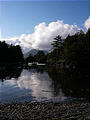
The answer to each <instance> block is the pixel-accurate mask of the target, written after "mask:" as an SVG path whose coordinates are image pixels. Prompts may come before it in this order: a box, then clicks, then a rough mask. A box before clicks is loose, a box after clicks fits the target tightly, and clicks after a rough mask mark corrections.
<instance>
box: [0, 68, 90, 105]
mask: <svg viewBox="0 0 90 120" xmlns="http://www.w3.org/2000/svg"><path fill="white" fill-rule="evenodd" d="M67 78H69V79H67ZM88 87H89V86H88V84H84V83H82V85H81V84H80V85H79V84H78V83H77V82H74V81H73V82H71V78H70V76H68V75H67V74H66V73H64V72H59V71H58V72H57V71H56V69H55V68H53V69H52V68H46V69H44V68H31V69H21V68H17V69H16V68H15V69H8V70H6V69H5V70H0V103H11V102H25V101H27V102H28V101H38V102H43V101H54V102H60V101H65V100H71V99H73V98H78V97H80V98H87V97H89V94H90V91H89V89H88ZM86 88H87V89H86Z"/></svg>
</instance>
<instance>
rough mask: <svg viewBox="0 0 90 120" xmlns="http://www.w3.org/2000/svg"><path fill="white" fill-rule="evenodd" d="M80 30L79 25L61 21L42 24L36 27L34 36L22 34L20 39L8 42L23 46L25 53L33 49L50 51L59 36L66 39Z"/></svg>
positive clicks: (8, 40) (7, 40)
mask: <svg viewBox="0 0 90 120" xmlns="http://www.w3.org/2000/svg"><path fill="white" fill-rule="evenodd" d="M78 30H80V28H79V27H78V26H77V25H69V24H64V23H63V21H61V20H58V21H56V22H51V23H49V24H48V25H46V23H45V22H42V23H40V24H39V25H37V26H35V28H34V32H33V33H32V34H22V35H21V36H20V37H18V38H17V37H16V38H11V39H6V42H7V43H12V44H15V45H16V44H19V45H21V47H22V49H23V51H24V52H25V51H27V50H30V49H32V48H34V49H41V50H49V49H50V48H51V43H52V42H53V39H54V38H55V37H56V36H57V35H61V36H62V38H65V37H67V35H68V34H70V35H73V34H75V33H76V32H77V31H78Z"/></svg>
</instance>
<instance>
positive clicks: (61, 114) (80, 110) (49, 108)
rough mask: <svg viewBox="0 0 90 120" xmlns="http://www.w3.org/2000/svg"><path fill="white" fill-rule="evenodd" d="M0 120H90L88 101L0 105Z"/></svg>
mask: <svg viewBox="0 0 90 120" xmlns="http://www.w3.org/2000/svg"><path fill="white" fill-rule="evenodd" d="M0 120H90V101H85V100H84V101H81V100H76V101H70V102H62V103H53V102H47V103H40V102H29V103H26V102H25V103H23V104H20V103H13V104H1V105H0Z"/></svg>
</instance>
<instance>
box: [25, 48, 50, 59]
mask: <svg viewBox="0 0 90 120" xmlns="http://www.w3.org/2000/svg"><path fill="white" fill-rule="evenodd" d="M38 51H40V50H37V49H31V50H30V51H29V52H27V53H25V54H24V58H27V57H28V56H29V55H30V54H31V55H32V56H34V55H36V54H37V53H38ZM41 51H43V52H44V53H45V54H48V51H46V50H41Z"/></svg>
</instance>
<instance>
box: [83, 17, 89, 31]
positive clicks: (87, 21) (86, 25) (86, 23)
mask: <svg viewBox="0 0 90 120" xmlns="http://www.w3.org/2000/svg"><path fill="white" fill-rule="evenodd" d="M84 26H85V28H86V29H87V30H88V29H89V28H90V16H89V18H88V19H87V20H86V21H85V23H84Z"/></svg>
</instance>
